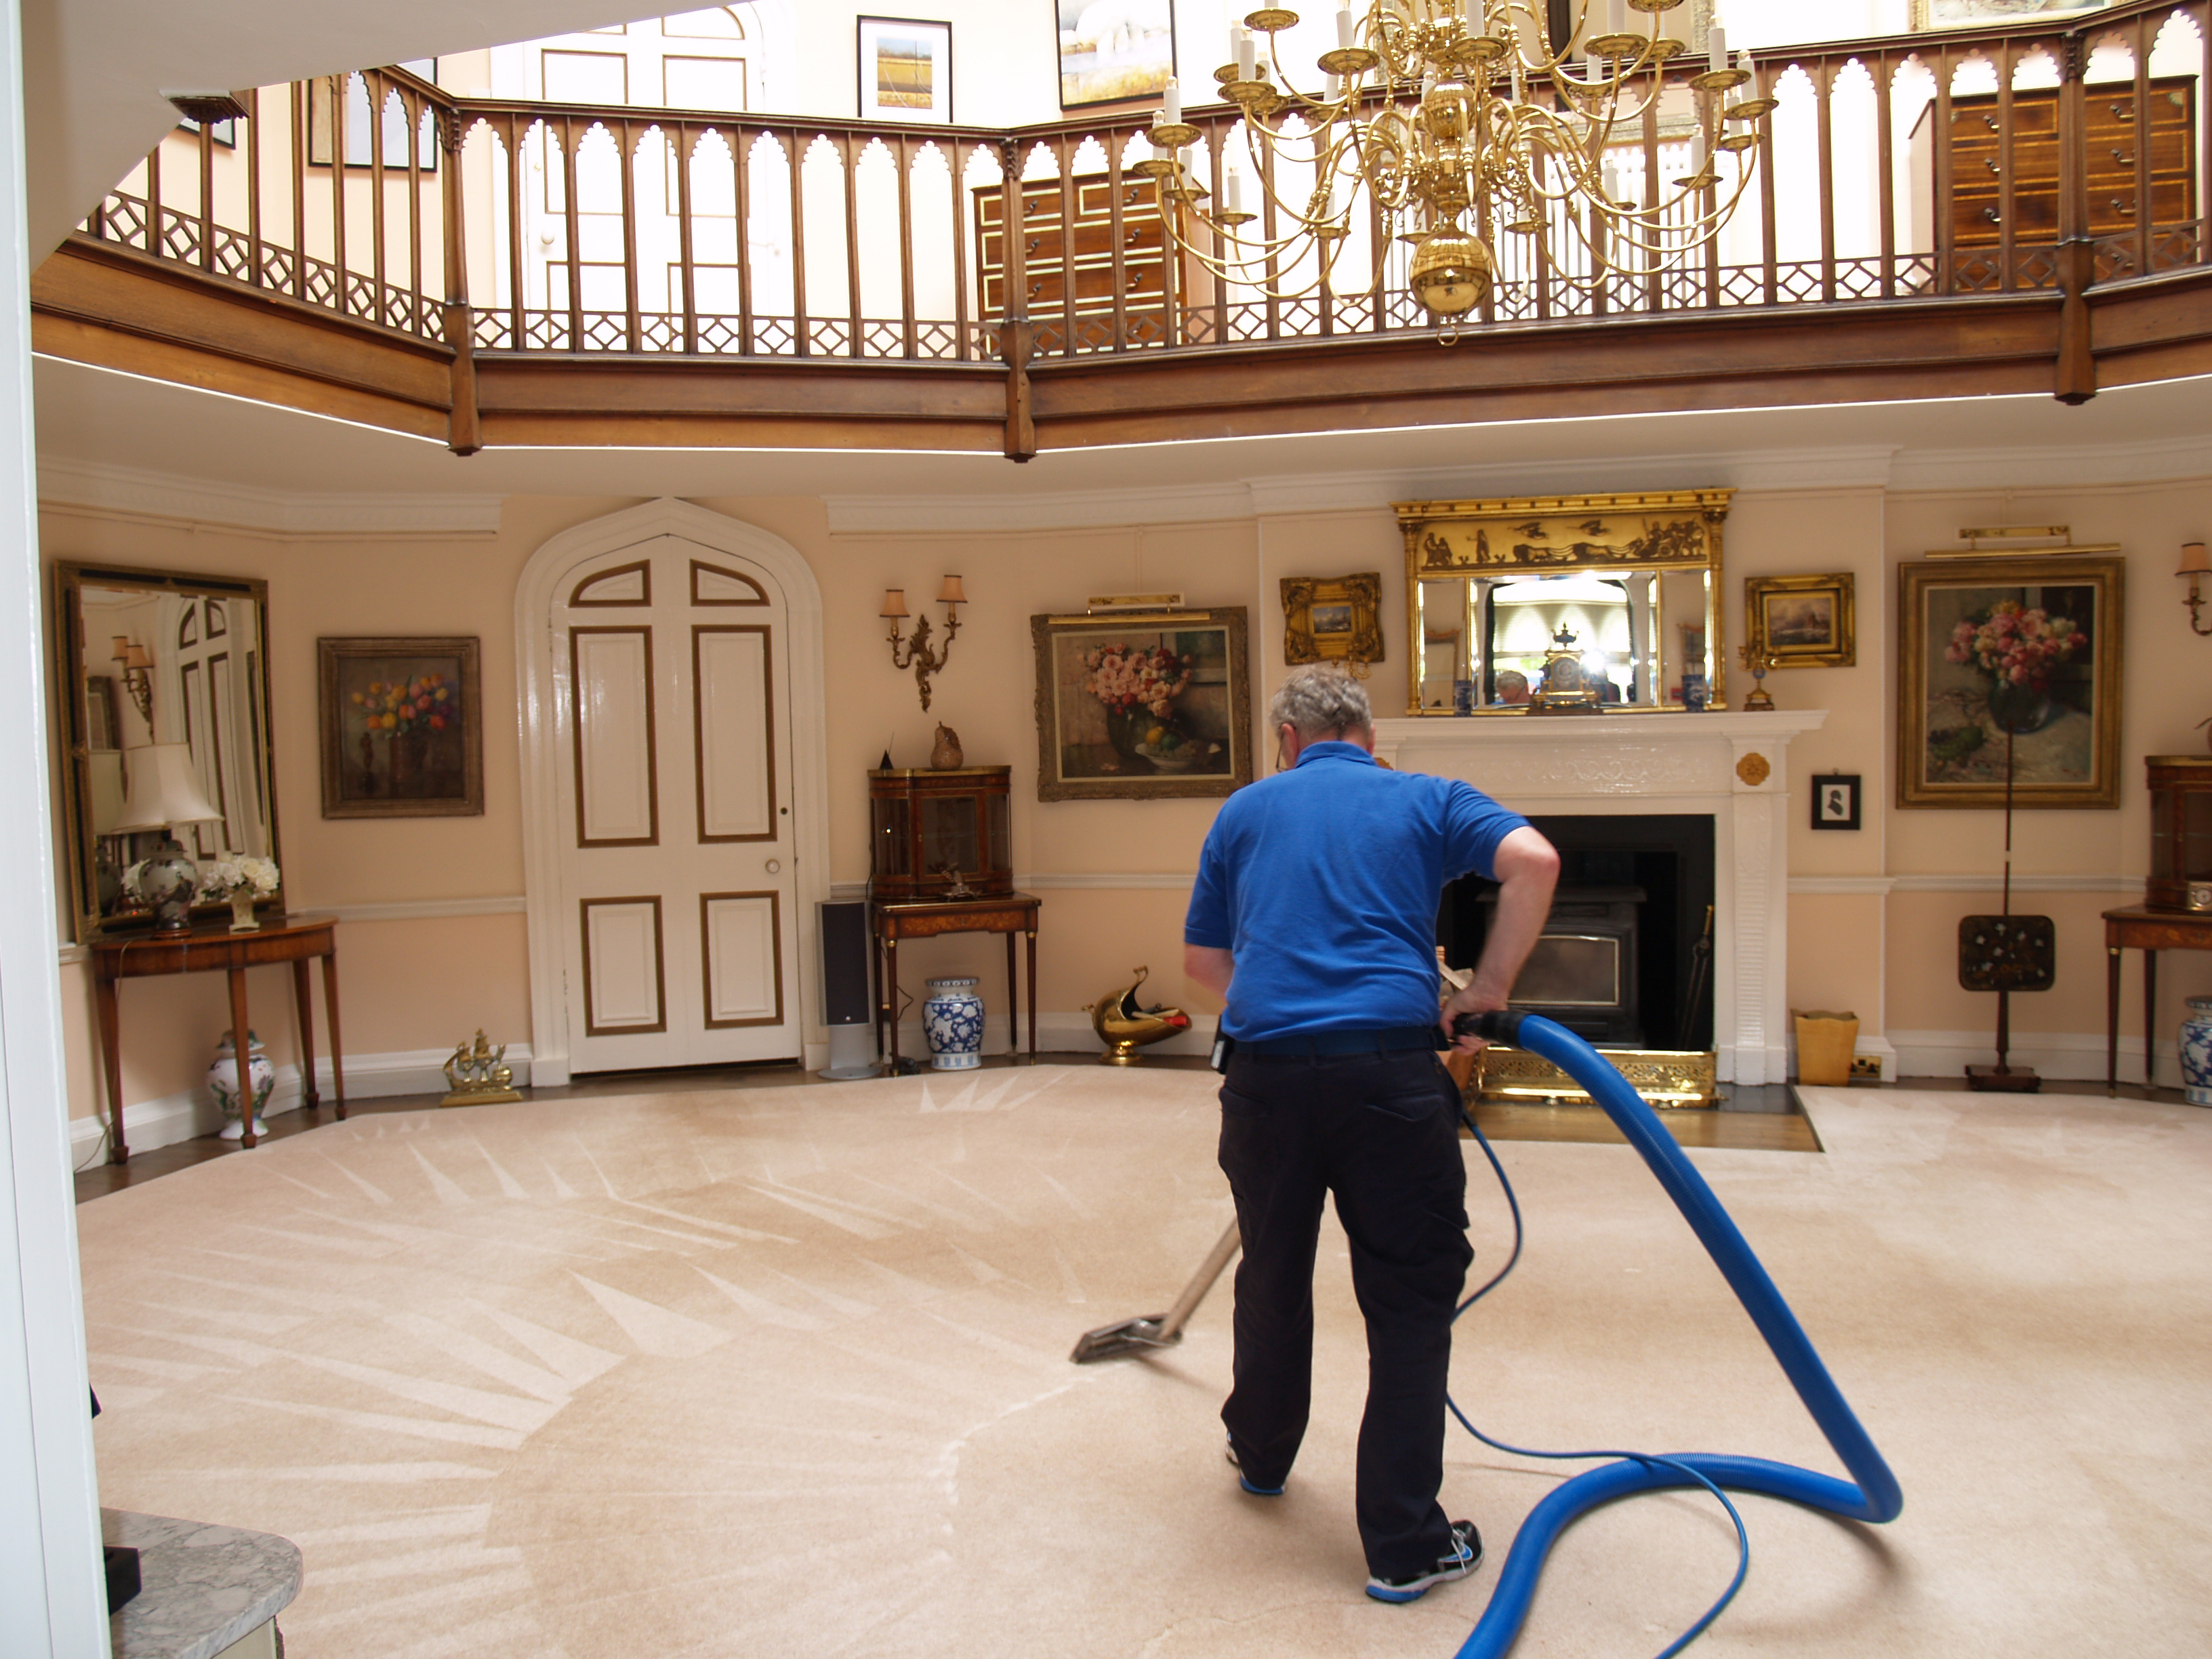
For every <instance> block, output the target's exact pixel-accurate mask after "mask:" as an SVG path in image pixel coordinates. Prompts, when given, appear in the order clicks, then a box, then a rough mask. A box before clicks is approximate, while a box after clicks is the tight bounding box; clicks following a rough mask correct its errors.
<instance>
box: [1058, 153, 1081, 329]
mask: <svg viewBox="0 0 2212 1659" xmlns="http://www.w3.org/2000/svg"><path fill="white" fill-rule="evenodd" d="M1053 161H1054V165H1055V166H1057V167H1059V169H1060V356H1063V357H1073V356H1075V354H1076V349H1077V348H1078V346H1079V345H1080V344H1081V340H1080V338H1079V327H1080V325H1079V323H1078V322H1077V320H1076V319H1077V318H1078V316H1079V312H1078V310H1077V305H1078V302H1079V301H1080V299H1081V298H1082V294H1081V291H1080V290H1079V289H1078V287H1077V285H1076V277H1075V227H1076V222H1077V217H1078V216H1077V213H1076V210H1075V194H1076V189H1077V186H1076V183H1075V150H1074V148H1073V145H1071V143H1069V141H1068V136H1067V134H1066V133H1064V132H1063V133H1061V134H1060V138H1059V142H1058V143H1055V144H1054V146H1053Z"/></svg>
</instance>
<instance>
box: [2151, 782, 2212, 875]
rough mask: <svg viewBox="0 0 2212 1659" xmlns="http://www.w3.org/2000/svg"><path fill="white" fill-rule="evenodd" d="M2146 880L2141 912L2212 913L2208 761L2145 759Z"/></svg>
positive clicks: (2211, 815)
mask: <svg viewBox="0 0 2212 1659" xmlns="http://www.w3.org/2000/svg"><path fill="white" fill-rule="evenodd" d="M2143 763H2144V765H2145V767H2146V769H2148V772H2149V774H2150V776H2149V779H2148V781H2149V784H2150V879H2149V881H2148V883H2147V884H2145V887H2144V891H2143V908H2145V909H2149V910H2196V911H2207V910H2212V757H2207V756H2201V755H2146V756H2145V757H2143Z"/></svg>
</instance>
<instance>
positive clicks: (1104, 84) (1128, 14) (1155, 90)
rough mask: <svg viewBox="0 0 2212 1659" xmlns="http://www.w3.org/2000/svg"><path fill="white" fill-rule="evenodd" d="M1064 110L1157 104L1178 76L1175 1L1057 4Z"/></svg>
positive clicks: (1070, 0) (1057, 0)
mask: <svg viewBox="0 0 2212 1659" xmlns="http://www.w3.org/2000/svg"><path fill="white" fill-rule="evenodd" d="M1054 4H1055V5H1056V6H1057V8H1058V9H1059V15H1060V107H1061V108H1062V109H1080V108H1082V107H1083V106H1085V105H1087V104H1119V103H1125V102H1127V101H1128V100H1131V99H1136V98H1158V96H1159V95H1160V94H1162V93H1163V92H1164V91H1166V90H1167V84H1168V79H1169V77H1170V76H1172V75H1174V73H1175V7H1174V5H1173V3H1172V0H1054Z"/></svg>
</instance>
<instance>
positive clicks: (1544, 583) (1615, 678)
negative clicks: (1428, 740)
mask: <svg viewBox="0 0 2212 1659" xmlns="http://www.w3.org/2000/svg"><path fill="white" fill-rule="evenodd" d="M1734 496H1735V491H1734V490H1732V489H1677V490H1656V491H1646V492H1644V493H1640V494H1635V495H1537V496H1526V497H1522V498H1519V499H1516V500H1503V501H1398V502H1394V503H1393V506H1394V507H1395V511H1396V513H1397V514H1398V526H1399V528H1400V530H1401V532H1404V535H1405V538H1406V613H1407V615H1406V624H1407V628H1406V631H1407V641H1406V643H1407V663H1408V664H1409V666H1408V668H1407V709H1406V712H1407V714H1483V715H1509V714H1510V715H1518V714H1528V713H1529V712H1531V706H1532V705H1531V702H1530V701H1529V699H1530V698H1531V697H1532V696H1538V695H1540V694H1541V690H1542V684H1543V673H1544V669H1545V665H1546V662H1547V659H1558V658H1559V656H1560V654H1561V653H1562V652H1563V651H1565V652H1569V653H1579V655H1580V657H1581V660H1582V667H1583V676H1582V678H1583V684H1584V685H1585V687H1587V688H1594V689H1595V692H1596V698H1595V702H1596V704H1597V707H1598V708H1599V710H1600V712H1602V713H1605V714H1663V713H1666V712H1668V711H1673V712H1676V713H1681V712H1696V711H1697V710H1698V709H1699V708H1726V707H1727V706H1728V704H1727V695H1726V691H1727V688H1726V667H1725V665H1726V663H1727V660H1728V653H1727V649H1726V644H1725V641H1724V638H1723V616H1722V608H1721V594H1722V587H1721V542H1722V536H1721V529H1722V526H1723V523H1724V522H1725V521H1726V520H1727V518H1728V510H1729V501H1730V500H1731V499H1732V498H1733V497H1734ZM1563 633H1564V634H1565V635H1567V636H1568V637H1567V638H1565V640H1562V638H1561V635H1562V634H1563Z"/></svg>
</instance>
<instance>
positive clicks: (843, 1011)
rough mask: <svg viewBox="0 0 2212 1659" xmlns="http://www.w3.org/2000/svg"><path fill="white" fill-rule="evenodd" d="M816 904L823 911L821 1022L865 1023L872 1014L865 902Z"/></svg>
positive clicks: (871, 1017) (866, 908)
mask: <svg viewBox="0 0 2212 1659" xmlns="http://www.w3.org/2000/svg"><path fill="white" fill-rule="evenodd" d="M816 908H818V909H819V910H820V911H821V913H822V1023H823V1024H824V1025H866V1024H868V1023H869V1022H870V1021H872V1020H873V1019H874V1018H875V1008H874V1006H873V1001H874V999H873V998H872V997H871V996H870V995H869V992H868V977H869V975H868V906H867V902H866V900H865V899H854V900H852V901H851V902H848V903H842V904H841V903H829V904H823V905H819V906H817V907H816Z"/></svg>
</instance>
